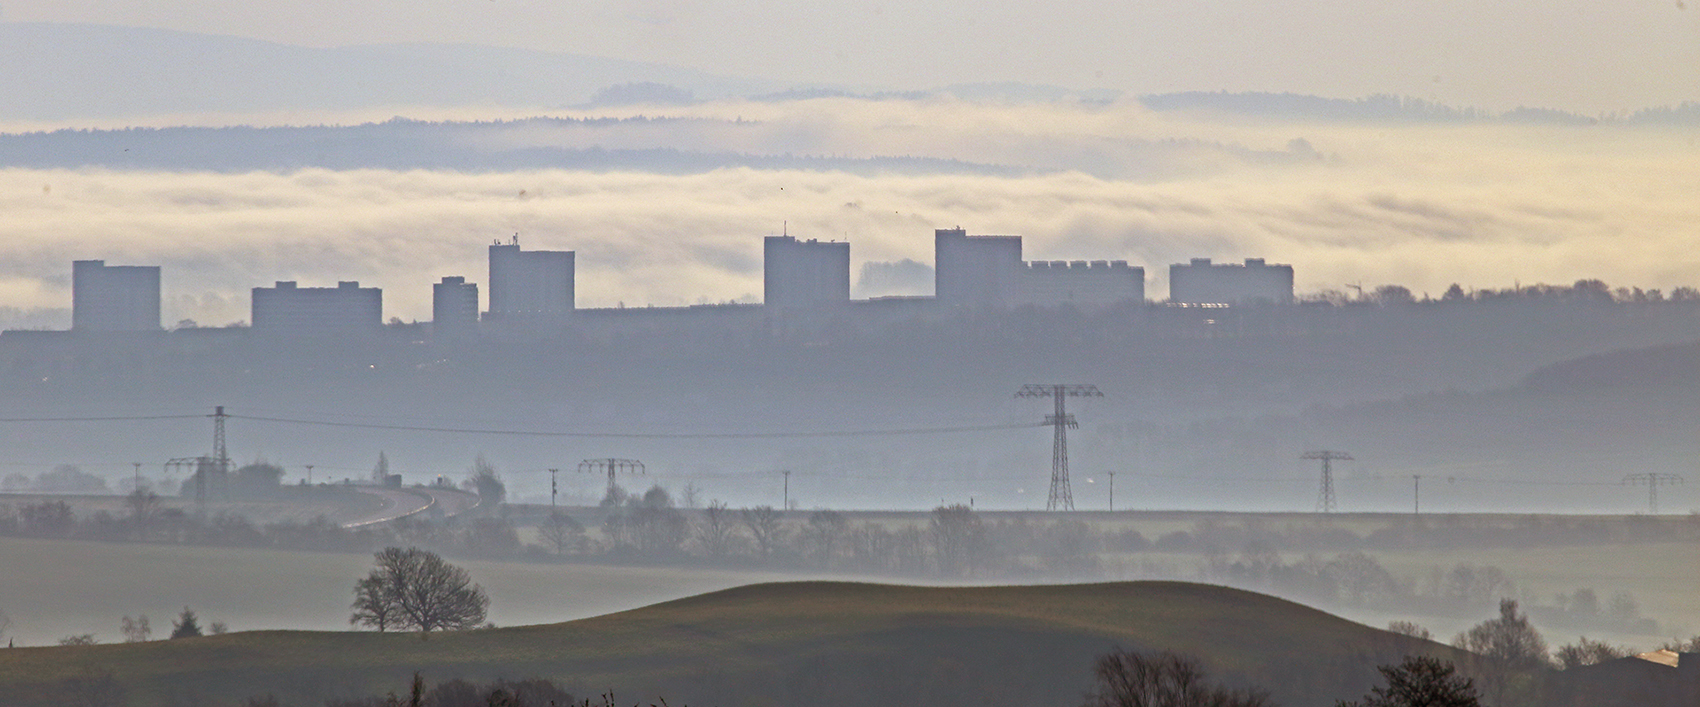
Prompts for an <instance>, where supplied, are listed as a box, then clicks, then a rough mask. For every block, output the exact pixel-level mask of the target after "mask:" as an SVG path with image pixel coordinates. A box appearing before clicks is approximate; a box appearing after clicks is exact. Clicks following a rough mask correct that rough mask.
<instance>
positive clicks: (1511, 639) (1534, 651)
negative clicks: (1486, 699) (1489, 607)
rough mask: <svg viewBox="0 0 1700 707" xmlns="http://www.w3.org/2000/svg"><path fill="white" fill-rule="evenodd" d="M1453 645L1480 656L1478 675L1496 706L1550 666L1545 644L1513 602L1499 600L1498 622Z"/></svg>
mask: <svg viewBox="0 0 1700 707" xmlns="http://www.w3.org/2000/svg"><path fill="white" fill-rule="evenodd" d="M1452 645H1453V646H1454V647H1457V648H1462V649H1464V650H1467V651H1470V652H1471V653H1475V654H1476V655H1477V656H1479V658H1480V663H1481V665H1480V667H1481V670H1480V672H1479V673H1478V675H1479V676H1480V677H1481V679H1482V686H1483V687H1484V689H1486V690H1487V691H1488V692H1490V693H1492V695H1493V704H1496V705H1503V704H1506V697H1507V696H1508V695H1511V696H1515V695H1517V694H1518V693H1520V692H1524V691H1526V690H1527V689H1529V688H1531V686H1532V682H1533V677H1532V676H1531V675H1530V673H1532V672H1533V671H1535V670H1538V669H1541V668H1545V667H1547V666H1548V665H1549V663H1548V662H1547V644H1546V641H1545V640H1544V639H1542V638H1541V634H1540V632H1538V631H1536V630H1535V627H1534V626H1533V625H1531V624H1530V623H1529V617H1528V616H1526V615H1524V614H1523V613H1522V612H1520V611H1518V610H1517V601H1516V600H1514V599H1501V600H1499V618H1497V619H1489V620H1487V621H1483V622H1481V623H1479V624H1476V625H1475V626H1472V627H1470V630H1468V631H1465V632H1463V633H1460V634H1458V636H1457V637H1456V638H1454V639H1452Z"/></svg>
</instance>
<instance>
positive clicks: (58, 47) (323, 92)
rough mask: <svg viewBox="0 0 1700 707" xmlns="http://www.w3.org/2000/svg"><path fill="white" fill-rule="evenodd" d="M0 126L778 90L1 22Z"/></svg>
mask: <svg viewBox="0 0 1700 707" xmlns="http://www.w3.org/2000/svg"><path fill="white" fill-rule="evenodd" d="M0 66H4V67H6V71H4V72H0V95H5V96H7V97H8V100H6V101H4V102H0V119H11V120H72V119H77V118H84V119H88V118H112V117H124V116H142V115H163V114H173V113H196V112H256V111H277V110H300V109H307V110H312V109H318V110H336V109H351V108H363V107H373V106H385V105H475V104H481V103H482V104H505V105H522V106H535V105H542V106H566V105H573V104H578V103H584V102H586V101H588V100H590V99H591V98H592V96H594V95H595V94H596V92H597V91H598V90H601V89H604V88H606V87H608V86H610V85H617V84H624V83H643V82H650V83H660V84H668V85H674V86H679V87H681V88H684V89H686V90H689V91H691V92H693V93H694V94H696V95H698V96H702V97H719V96H726V95H742V94H746V93H754V92H761V91H771V90H777V89H778V88H780V87H779V86H777V85H776V84H773V83H769V82H763V81H756V80H747V79H739V78H733V77H727V76H718V75H714V74H709V73H705V72H700V71H694V70H691V69H684V68H679V67H673V66H665V65H661V64H646V63H641V62H633V61H623V60H619V59H608V58H603V57H593V56H583V55H576V54H555V53H549V52H540V51H530V50H523V49H506V48H498V47H484V46H474V45H463V44H429V43H415V44H385V45H372V46H358V47H338V48H332V49H315V48H309V47H298V46H290V45H284V44H276V43H273V42H266V41H261V40H255V39H245V38H239V37H227V36H216V35H204V34H193V33H188V32H176V31H171V30H163V29H147V28H135V27H114V26H105V25H85V24H50V23H23V22H7V23H0Z"/></svg>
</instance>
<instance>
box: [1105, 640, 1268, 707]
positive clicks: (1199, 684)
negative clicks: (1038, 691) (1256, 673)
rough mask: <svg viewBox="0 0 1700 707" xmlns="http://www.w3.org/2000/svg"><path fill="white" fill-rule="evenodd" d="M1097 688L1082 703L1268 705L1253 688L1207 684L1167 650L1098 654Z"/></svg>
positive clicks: (1110, 706)
mask: <svg viewBox="0 0 1700 707" xmlns="http://www.w3.org/2000/svg"><path fill="white" fill-rule="evenodd" d="M1095 672H1096V674H1097V676H1098V684H1097V688H1096V689H1095V690H1094V691H1093V692H1092V693H1091V694H1089V695H1088V696H1087V700H1086V707H1271V706H1272V705H1273V704H1274V703H1272V702H1270V701H1269V697H1268V696H1267V695H1265V694H1263V693H1262V692H1260V691H1256V690H1230V689H1227V688H1223V687H1218V686H1215V685H1212V684H1210V681H1209V680H1207V679H1205V675H1204V670H1203V669H1202V668H1200V667H1199V666H1198V664H1197V663H1195V662H1193V661H1192V660H1191V659H1189V658H1185V657H1182V656H1178V655H1175V654H1174V653H1169V652H1167V651H1165V652H1162V653H1154V654H1149V655H1147V654H1141V653H1134V652H1131V651H1122V650H1117V651H1114V652H1112V653H1109V654H1107V655H1104V656H1102V657H1100V658H1098V665H1097V668H1096V671H1095Z"/></svg>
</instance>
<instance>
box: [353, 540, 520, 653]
mask: <svg viewBox="0 0 1700 707" xmlns="http://www.w3.org/2000/svg"><path fill="white" fill-rule="evenodd" d="M373 561H374V562H375V563H376V564H377V567H376V568H375V569H373V570H372V573H371V574H370V575H368V576H367V577H366V578H365V579H362V580H360V581H359V582H356V583H355V586H354V614H353V616H351V617H350V618H349V622H350V623H355V624H362V625H366V626H372V627H374V628H379V629H380V630H385V629H390V628H394V629H417V630H419V631H424V632H430V631H440V630H460V629H469V628H476V627H478V626H479V625H481V624H483V623H484V617H485V615H486V614H487V612H488V611H489V609H490V597H489V596H488V595H486V594H485V593H484V588H483V587H480V586H478V585H477V584H474V583H473V582H472V575H471V574H470V573H468V572H467V571H466V570H465V569H463V568H460V567H456V566H454V565H451V564H449V563H447V562H444V561H443V558H441V557H439V556H437V554H436V553H434V552H429V551H426V550H421V549H419V548H407V549H405V550H403V549H401V548H399V547H388V548H384V549H383V550H380V551H379V552H378V553H377V555H376V556H375V557H374V558H373Z"/></svg>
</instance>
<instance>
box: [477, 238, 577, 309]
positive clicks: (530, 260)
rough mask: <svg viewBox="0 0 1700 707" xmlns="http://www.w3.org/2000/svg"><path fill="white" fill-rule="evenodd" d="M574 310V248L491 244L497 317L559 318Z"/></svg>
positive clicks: (492, 303) (493, 305) (493, 303)
mask: <svg viewBox="0 0 1700 707" xmlns="http://www.w3.org/2000/svg"><path fill="white" fill-rule="evenodd" d="M572 311H573V251H570V250H530V251H522V250H520V248H519V243H517V242H516V243H507V244H503V243H496V244H493V245H491V246H490V310H489V314H488V315H487V316H489V317H490V318H491V319H493V320H498V321H500V320H559V319H562V318H564V317H566V316H567V315H569V314H572Z"/></svg>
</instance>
